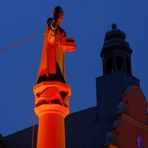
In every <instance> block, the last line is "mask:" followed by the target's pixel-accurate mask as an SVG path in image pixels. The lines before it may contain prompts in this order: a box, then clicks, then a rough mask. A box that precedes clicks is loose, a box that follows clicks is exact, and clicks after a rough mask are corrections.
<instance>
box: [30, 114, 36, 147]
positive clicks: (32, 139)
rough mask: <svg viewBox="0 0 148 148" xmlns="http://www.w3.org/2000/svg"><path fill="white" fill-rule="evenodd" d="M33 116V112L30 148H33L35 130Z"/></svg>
mask: <svg viewBox="0 0 148 148" xmlns="http://www.w3.org/2000/svg"><path fill="white" fill-rule="evenodd" d="M34 127H35V114H34V112H33V119H32V141H31V148H34V136H35V135H34V132H35V131H34V130H35V128H34Z"/></svg>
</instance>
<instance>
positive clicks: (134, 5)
mask: <svg viewBox="0 0 148 148" xmlns="http://www.w3.org/2000/svg"><path fill="white" fill-rule="evenodd" d="M57 5H60V6H62V7H63V9H64V12H65V17H64V20H63V22H62V24H61V26H62V27H63V28H64V29H65V31H66V34H67V37H69V36H74V38H75V42H76V47H77V48H76V51H75V52H74V53H67V54H66V57H65V63H66V75H67V83H68V84H70V85H71V88H72V96H71V98H70V103H71V105H70V109H71V112H76V111H79V110H83V109H86V108H89V107H92V106H95V105H96V86H95V79H96V77H98V76H101V75H102V62H101V58H100V57H99V54H100V51H101V48H102V45H103V40H104V35H105V33H106V31H108V30H110V29H111V24H112V23H116V24H117V26H118V28H119V29H121V30H122V31H124V32H125V33H126V35H127V41H128V42H129V43H130V46H131V48H132V49H133V54H132V71H133V75H134V76H136V77H137V78H139V79H140V80H141V88H142V90H143V92H144V95H145V97H146V98H147V97H148V90H147V87H148V84H147V82H148V77H147V76H148V66H147V65H148V64H147V63H148V9H147V8H148V1H147V0H93V1H92V0H65V1H64V0H63V1H62V0H61V1H60V0H24V1H21V0H1V1H0V48H3V47H6V46H8V45H10V44H13V43H15V42H18V41H21V40H24V39H27V38H29V37H32V36H34V35H36V34H38V33H42V32H44V31H45V23H46V20H47V18H48V17H49V16H52V13H51V12H52V9H53V8H54V7H55V6H57ZM42 43H43V36H41V37H40V38H38V39H36V40H33V41H30V42H27V43H25V44H22V45H20V46H17V47H15V48H9V49H6V50H4V51H1V52H0V69H1V70H0V115H1V116H0V133H1V134H3V135H8V134H11V133H14V132H17V131H19V130H22V129H24V128H27V127H30V126H32V123H33V121H35V122H37V118H36V117H35V116H34V112H33V106H34V95H33V91H32V90H33V86H34V85H35V82H36V76H37V71H38V67H39V63H40V56H41V50H42Z"/></svg>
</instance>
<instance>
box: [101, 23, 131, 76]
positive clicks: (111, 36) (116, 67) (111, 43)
mask: <svg viewBox="0 0 148 148" xmlns="http://www.w3.org/2000/svg"><path fill="white" fill-rule="evenodd" d="M125 39H126V34H125V33H124V32H122V31H121V30H119V29H118V28H117V25H116V24H112V30H109V31H108V32H107V33H106V35H105V38H104V44H103V48H102V51H101V54H100V56H101V58H102V62H103V75H106V74H110V73H113V72H119V71H124V72H127V73H128V74H132V70H131V53H132V49H131V48H130V45H129V43H128V42H127V41H126V40H125Z"/></svg>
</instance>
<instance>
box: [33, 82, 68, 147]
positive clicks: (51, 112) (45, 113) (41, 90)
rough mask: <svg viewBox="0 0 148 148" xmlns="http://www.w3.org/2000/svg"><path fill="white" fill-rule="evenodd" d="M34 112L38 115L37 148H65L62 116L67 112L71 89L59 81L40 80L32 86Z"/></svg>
mask: <svg viewBox="0 0 148 148" xmlns="http://www.w3.org/2000/svg"><path fill="white" fill-rule="evenodd" d="M34 94H35V113H36V114H37V116H38V117H39V125H38V138H37V148H65V124H64V118H65V116H66V115H67V114H68V113H69V106H68V101H69V100H68V98H69V96H70V95H71V89H70V87H69V86H68V85H66V84H64V83H61V82H58V81H57V82H56V81H54V82H41V83H39V84H37V85H35V87H34Z"/></svg>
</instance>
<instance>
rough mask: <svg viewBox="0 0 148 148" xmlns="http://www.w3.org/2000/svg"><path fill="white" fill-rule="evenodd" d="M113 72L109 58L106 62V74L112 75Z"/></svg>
mask: <svg viewBox="0 0 148 148" xmlns="http://www.w3.org/2000/svg"><path fill="white" fill-rule="evenodd" d="M112 72H113V62H112V59H111V58H108V59H107V61H106V73H107V74H109V73H112Z"/></svg>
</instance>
